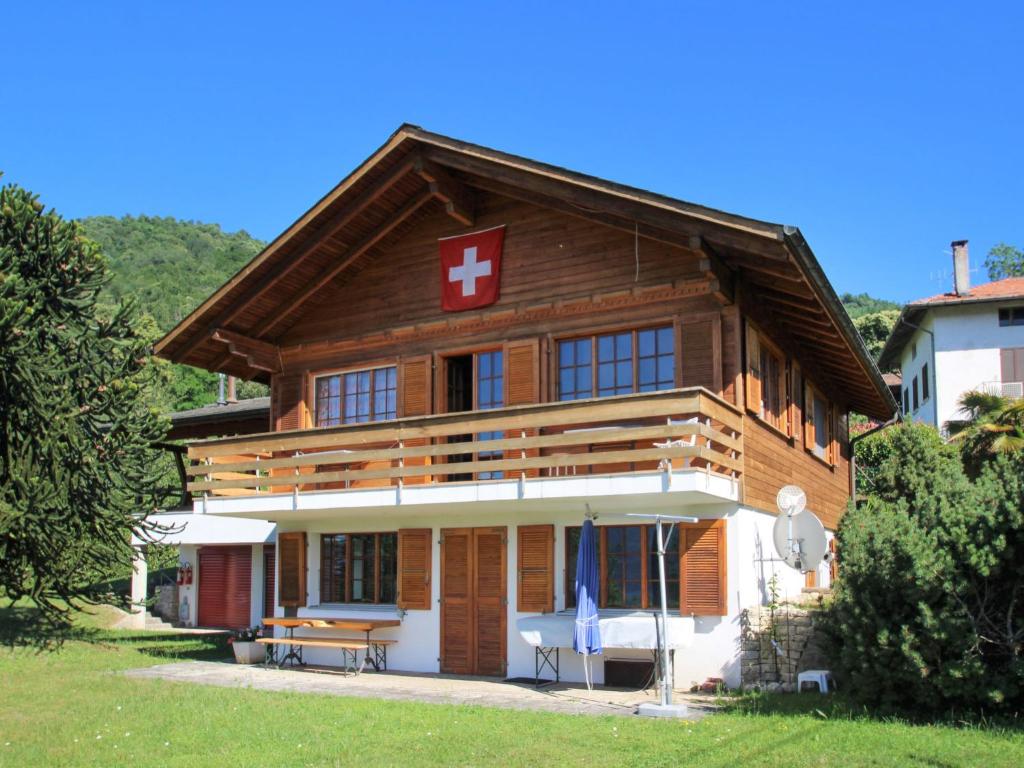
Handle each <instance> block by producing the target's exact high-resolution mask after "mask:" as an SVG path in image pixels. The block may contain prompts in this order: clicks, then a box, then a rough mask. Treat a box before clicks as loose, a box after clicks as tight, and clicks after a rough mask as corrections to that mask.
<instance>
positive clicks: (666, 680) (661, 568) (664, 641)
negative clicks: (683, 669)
mask: <svg viewBox="0 0 1024 768" xmlns="http://www.w3.org/2000/svg"><path fill="white" fill-rule="evenodd" d="M654 524H655V526H656V527H657V530H658V586H659V588H660V589H659V591H660V592H661V633H660V635H661V637H660V638H659V639H660V640H661V642H660V646H661V647H660V648H659V649H658V651H659V652H660V654H661V704H662V706H668V705H669V704H671V703H672V667H671V665H670V664H669V659H668V596H667V595H666V593H665V539H664V535H663V534H662V531H661V517H657V518H655V522H654Z"/></svg>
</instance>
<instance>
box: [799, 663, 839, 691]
mask: <svg viewBox="0 0 1024 768" xmlns="http://www.w3.org/2000/svg"><path fill="white" fill-rule="evenodd" d="M804 683H814V684H816V685H817V686H818V693H828V692H829V691H830V690H832V688H833V685H832V673H831V672H829V671H828V670H827V669H808V670H805V671H804V672H801V673H800V674H798V675H797V676H796V692H797V693H803V691H804Z"/></svg>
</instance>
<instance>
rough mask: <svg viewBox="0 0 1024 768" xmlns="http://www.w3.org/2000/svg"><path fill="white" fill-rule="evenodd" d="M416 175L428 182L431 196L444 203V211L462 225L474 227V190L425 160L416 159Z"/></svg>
mask: <svg viewBox="0 0 1024 768" xmlns="http://www.w3.org/2000/svg"><path fill="white" fill-rule="evenodd" d="M415 167H416V173H417V174H419V175H420V177H421V178H422V179H423V180H424V181H426V182H427V185H428V187H429V189H430V192H431V194H433V195H434V197H436V198H437V199H438V200H440V201H441V202H443V203H444V210H445V213H447V214H448V215H449V216H451V217H452V218H453V219H455V220H456V221H457V222H459V223H460V224H462V225H464V226H467V227H471V226H473V222H474V221H475V218H474V211H475V210H476V195H475V194H474V192H473V190H471V189H470V188H469V187H467V186H466V185H465V184H463V183H461V182H460V181H458V180H457V179H455V178H454V177H453V176H452V175H451V174H450V173H448V171H446V170H445V169H444V168H442V167H441V166H439V165H438V164H437V163H432V162H430V161H429V160H424V159H423V158H422V157H420V158H417V159H416V165H415Z"/></svg>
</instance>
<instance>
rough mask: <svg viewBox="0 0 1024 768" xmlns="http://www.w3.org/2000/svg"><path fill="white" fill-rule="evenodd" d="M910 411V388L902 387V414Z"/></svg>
mask: <svg viewBox="0 0 1024 768" xmlns="http://www.w3.org/2000/svg"><path fill="white" fill-rule="evenodd" d="M908 413H910V390H909V389H907V388H906V387H904V388H903V415H904V416H906V415H907V414H908Z"/></svg>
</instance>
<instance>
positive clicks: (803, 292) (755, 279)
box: [740, 268, 821, 305]
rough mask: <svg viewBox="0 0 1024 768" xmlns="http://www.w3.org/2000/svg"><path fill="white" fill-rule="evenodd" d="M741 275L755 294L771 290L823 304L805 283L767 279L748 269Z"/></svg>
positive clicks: (743, 270) (744, 269) (742, 271)
mask: <svg viewBox="0 0 1024 768" xmlns="http://www.w3.org/2000/svg"><path fill="white" fill-rule="evenodd" d="M740 274H742V275H743V276H744V277H745V279H746V283H747V286H748V287H749V288H750V290H751V291H753V292H754V294H756V293H757V292H758V291H761V290H765V289H771V290H774V291H775V292H777V293H781V294H785V295H787V296H792V297H794V298H797V299H802V300H803V301H811V302H815V303H817V304H819V305H820V304H821V302H820V301H818V298H817V297H816V296H815V295H814V293H813V292H812V291H811V289H810V288H808V287H807V286H806V285H805V284H803V283H801V284H800V285H797V284H796V283H793V282H790V281H788V280H780V279H778V278H775V277H767V276H765V275H759V274H754V273H753V272H751V271H750V270H749V269H746V268H743V269H741V270H740Z"/></svg>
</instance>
